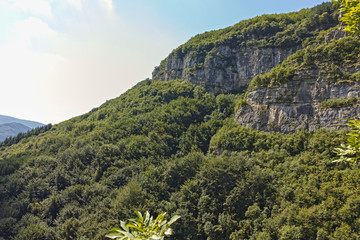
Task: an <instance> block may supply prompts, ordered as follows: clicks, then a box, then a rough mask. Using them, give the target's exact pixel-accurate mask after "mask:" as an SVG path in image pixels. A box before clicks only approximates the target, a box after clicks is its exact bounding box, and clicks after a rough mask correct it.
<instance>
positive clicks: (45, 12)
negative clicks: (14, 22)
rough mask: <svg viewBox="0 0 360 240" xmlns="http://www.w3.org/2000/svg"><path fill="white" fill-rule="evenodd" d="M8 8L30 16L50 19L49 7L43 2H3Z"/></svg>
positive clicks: (10, 0) (23, 0) (11, 0)
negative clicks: (19, 10)
mask: <svg viewBox="0 0 360 240" xmlns="http://www.w3.org/2000/svg"><path fill="white" fill-rule="evenodd" d="M3 1H5V3H7V4H8V5H9V6H11V7H13V8H17V9H21V10H22V11H24V12H28V13H31V14H36V15H42V16H45V17H51V15H52V13H51V6H50V3H49V2H48V1H45V0H3Z"/></svg>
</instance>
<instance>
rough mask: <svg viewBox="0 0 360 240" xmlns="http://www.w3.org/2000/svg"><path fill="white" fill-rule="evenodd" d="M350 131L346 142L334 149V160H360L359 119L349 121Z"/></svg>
mask: <svg viewBox="0 0 360 240" xmlns="http://www.w3.org/2000/svg"><path fill="white" fill-rule="evenodd" d="M348 125H349V128H350V133H348V134H347V135H348V136H349V137H348V139H347V144H346V145H345V144H341V145H340V147H337V148H335V149H334V152H335V153H336V154H337V157H336V160H335V161H334V162H358V161H359V160H360V121H355V120H350V121H349V124H348Z"/></svg>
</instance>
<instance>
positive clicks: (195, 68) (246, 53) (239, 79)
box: [153, 45, 300, 93]
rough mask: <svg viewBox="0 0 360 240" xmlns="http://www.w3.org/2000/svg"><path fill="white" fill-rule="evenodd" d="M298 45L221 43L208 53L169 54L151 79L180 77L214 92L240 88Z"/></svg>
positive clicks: (269, 68) (244, 86) (292, 51)
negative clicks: (228, 44)
mask: <svg viewBox="0 0 360 240" xmlns="http://www.w3.org/2000/svg"><path fill="white" fill-rule="evenodd" d="M299 48H300V46H299V47H297V48H293V49H282V48H247V49H235V48H231V47H230V46H226V45H222V46H218V47H216V48H214V49H213V50H211V51H210V52H208V53H207V54H195V55H194V54H193V53H192V52H190V53H188V54H186V55H184V56H178V55H176V54H174V53H171V54H170V55H169V56H168V58H167V59H166V60H165V64H164V65H163V66H161V67H159V68H157V69H155V70H154V72H153V79H157V80H161V81H169V80H172V79H183V80H186V81H190V82H192V83H194V84H196V85H200V86H202V87H204V88H205V89H207V90H208V91H211V92H216V93H226V92H231V91H239V90H241V89H245V88H246V87H247V86H248V84H249V82H250V81H251V79H252V78H254V77H255V76H256V75H258V74H263V73H266V72H268V71H270V70H271V69H272V68H274V67H275V66H276V65H277V64H279V63H281V62H282V61H284V60H285V59H286V58H287V57H288V56H290V55H291V54H293V53H294V52H295V51H296V49H299Z"/></svg>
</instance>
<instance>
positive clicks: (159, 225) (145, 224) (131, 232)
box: [105, 211, 180, 240]
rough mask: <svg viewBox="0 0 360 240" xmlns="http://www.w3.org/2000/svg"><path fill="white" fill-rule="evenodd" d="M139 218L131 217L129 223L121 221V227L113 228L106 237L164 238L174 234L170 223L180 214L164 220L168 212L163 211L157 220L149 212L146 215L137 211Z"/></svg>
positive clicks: (139, 239)
mask: <svg viewBox="0 0 360 240" xmlns="http://www.w3.org/2000/svg"><path fill="white" fill-rule="evenodd" d="M135 213H136V215H137V218H135V219H129V223H127V224H126V223H125V222H123V221H120V226H121V228H113V229H111V230H110V233H109V234H107V235H106V236H105V237H108V238H111V239H118V240H163V239H164V237H165V236H169V235H171V234H172V229H171V228H170V225H171V224H173V223H174V222H175V221H177V220H178V219H179V218H180V216H177V215H175V216H174V217H172V218H171V219H170V221H166V220H164V217H165V215H166V213H161V214H160V215H159V216H158V217H157V218H156V219H155V220H154V219H153V217H152V216H150V214H149V212H146V213H145V216H143V215H142V214H141V212H139V211H136V212H135Z"/></svg>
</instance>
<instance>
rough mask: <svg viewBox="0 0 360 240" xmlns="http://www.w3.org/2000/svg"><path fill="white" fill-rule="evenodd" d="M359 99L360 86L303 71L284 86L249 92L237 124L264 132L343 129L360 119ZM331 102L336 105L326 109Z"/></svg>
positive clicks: (355, 83) (239, 111)
mask: <svg viewBox="0 0 360 240" xmlns="http://www.w3.org/2000/svg"><path fill="white" fill-rule="evenodd" d="M356 70H359V69H356ZM359 97H360V83H359V82H350V81H343V82H334V81H333V80H332V79H329V78H328V76H327V75H326V74H321V72H320V71H319V70H308V71H301V72H298V73H296V75H295V77H294V78H293V79H291V80H290V81H288V82H287V83H285V84H283V85H277V86H271V87H262V88H258V89H254V90H251V91H249V92H248V94H247V97H246V104H244V105H243V106H242V107H241V108H240V109H239V110H238V111H237V112H236V115H235V121H237V122H238V123H239V124H240V125H242V126H248V127H253V128H256V129H259V130H264V131H280V132H292V131H295V130H300V129H307V130H310V131H313V130H315V129H318V128H321V127H328V128H332V129H339V128H341V127H344V126H345V124H346V123H347V122H348V121H349V120H350V119H354V118H355V117H356V116H359V114H360V104H359V103H358V98H359ZM329 101H332V103H333V104H328V105H326V103H327V102H329ZM336 103H338V104H336Z"/></svg>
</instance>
